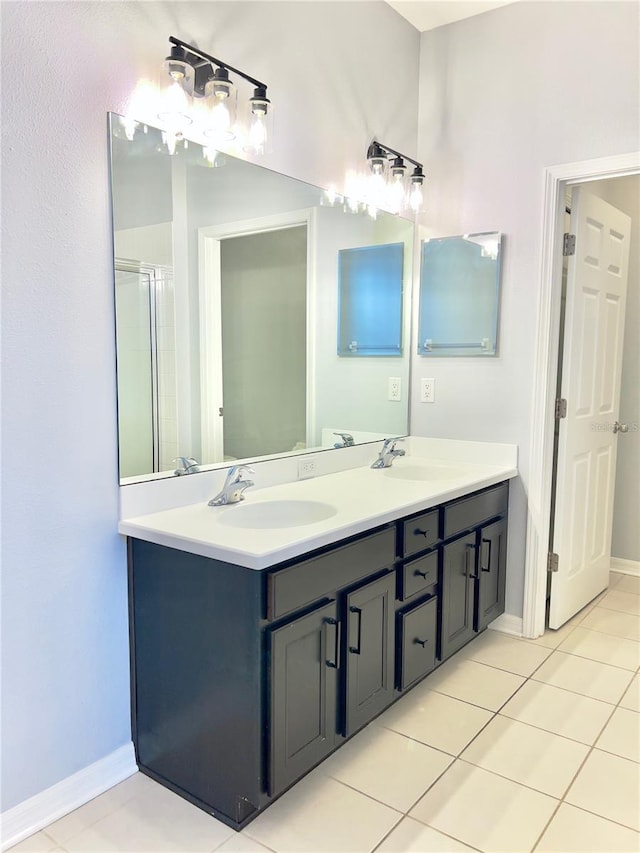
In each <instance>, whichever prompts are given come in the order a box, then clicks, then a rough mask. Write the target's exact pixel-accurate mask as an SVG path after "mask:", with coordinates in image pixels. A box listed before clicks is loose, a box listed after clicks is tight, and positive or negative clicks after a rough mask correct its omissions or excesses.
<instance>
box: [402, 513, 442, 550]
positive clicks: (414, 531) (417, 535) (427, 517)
mask: <svg viewBox="0 0 640 853" xmlns="http://www.w3.org/2000/svg"><path fill="white" fill-rule="evenodd" d="M439 522H440V510H439V509H432V510H429V512H423V513H422V514H421V515H416V516H414V517H413V518H410V519H408V520H407V521H405V522H404V524H403V525H402V528H403V536H402V546H403V552H402V553H403V555H404V556H405V557H408V556H411V554H417V553H418V551H424V550H425V548H430V547H431V545H433V544H434V543H435V542H437V541H438V539H439V538H440V523H439Z"/></svg>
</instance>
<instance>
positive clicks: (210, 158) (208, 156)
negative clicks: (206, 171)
mask: <svg viewBox="0 0 640 853" xmlns="http://www.w3.org/2000/svg"><path fill="white" fill-rule="evenodd" d="M202 156H203V157H204V159H205V160H206V161H207V163H209V164H210V165H212V166H215V165H216V157H217V156H218V152H217V150H216V149H215V148H214V147H213V145H204V146H203V148H202Z"/></svg>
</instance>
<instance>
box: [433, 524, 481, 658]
mask: <svg viewBox="0 0 640 853" xmlns="http://www.w3.org/2000/svg"><path fill="white" fill-rule="evenodd" d="M475 577H476V534H475V533H469V534H467V535H466V536H463V537H461V538H460V539H456V540H455V541H453V542H450V543H449V544H448V545H445V546H444V548H443V559H442V641H441V646H440V653H441V655H440V656H441V658H442V660H445V658H448V657H449V656H450V655H452V654H453V653H454V652H457V651H458V649H460V648H462V646H464V644H465V643H467V642H468V641H469V640H470V639H471V638H472V637H473V636H474V630H473V616H474V601H475V587H476V579H475Z"/></svg>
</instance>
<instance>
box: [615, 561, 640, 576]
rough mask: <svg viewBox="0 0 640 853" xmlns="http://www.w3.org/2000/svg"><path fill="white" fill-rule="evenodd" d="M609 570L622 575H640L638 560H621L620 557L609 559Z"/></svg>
mask: <svg viewBox="0 0 640 853" xmlns="http://www.w3.org/2000/svg"><path fill="white" fill-rule="evenodd" d="M611 569H612V571H614V572H622V574H624V575H640V560H623V559H622V557H612V558H611Z"/></svg>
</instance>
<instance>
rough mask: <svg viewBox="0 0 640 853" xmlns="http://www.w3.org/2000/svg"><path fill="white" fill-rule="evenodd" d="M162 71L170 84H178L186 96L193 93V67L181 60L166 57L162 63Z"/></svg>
mask: <svg viewBox="0 0 640 853" xmlns="http://www.w3.org/2000/svg"><path fill="white" fill-rule="evenodd" d="M164 70H165V71H166V73H167V74H168V75H169V77H170V78H171V80H172V82H174V83H178V84H179V85H180V86H181V87H182V88H183V89H184V91H185V92H187V93H188V94H190V95H191V94H192V93H193V82H194V77H195V70H194V67H193V65H191V64H190V63H188V62H187V61H186V60H184V59H181V58H175V57H172V56H168V57H167V58H166V59H165V61H164Z"/></svg>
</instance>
